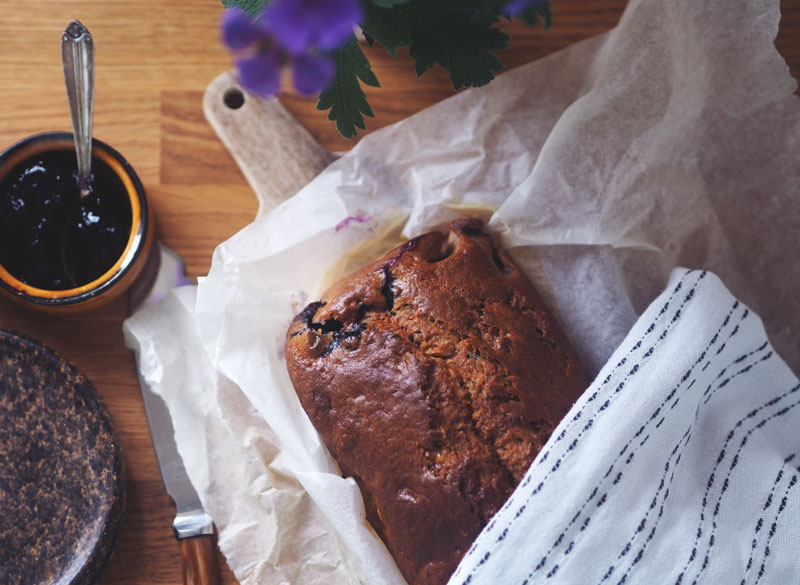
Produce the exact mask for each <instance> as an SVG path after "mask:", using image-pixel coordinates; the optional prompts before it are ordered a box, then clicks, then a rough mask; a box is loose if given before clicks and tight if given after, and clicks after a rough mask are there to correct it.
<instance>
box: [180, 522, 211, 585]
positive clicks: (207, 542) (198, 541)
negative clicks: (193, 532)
mask: <svg viewBox="0 0 800 585" xmlns="http://www.w3.org/2000/svg"><path fill="white" fill-rule="evenodd" d="M180 542H181V559H182V561H183V585H219V572H218V570H217V559H216V556H215V552H216V551H215V545H214V537H213V536H212V535H210V534H209V535H207V536H195V537H193V538H184V539H183V540H181V541H180Z"/></svg>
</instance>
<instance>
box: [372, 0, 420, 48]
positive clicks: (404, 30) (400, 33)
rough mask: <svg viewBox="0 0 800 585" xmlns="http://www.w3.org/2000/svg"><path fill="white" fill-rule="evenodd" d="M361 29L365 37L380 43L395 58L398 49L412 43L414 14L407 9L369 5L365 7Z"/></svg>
mask: <svg viewBox="0 0 800 585" xmlns="http://www.w3.org/2000/svg"><path fill="white" fill-rule="evenodd" d="M361 29H362V30H363V31H364V36H365V37H367V38H368V39H369V38H372V39H374V40H376V41H378V42H379V43H380V44H381V45H383V46H384V47H385V48H386V50H387V51H388V52H389V54H390V55H391V56H392V57H393V58H394V57H396V56H397V48H398V47H405V46H406V45H408V44H410V43H411V31H412V30H413V29H414V13H413V12H411V11H410V10H409V9H408V8H406V7H400V8H386V7H383V6H374V5H367V6H365V7H364V22H363V23H362V24H361ZM370 46H372V45H370Z"/></svg>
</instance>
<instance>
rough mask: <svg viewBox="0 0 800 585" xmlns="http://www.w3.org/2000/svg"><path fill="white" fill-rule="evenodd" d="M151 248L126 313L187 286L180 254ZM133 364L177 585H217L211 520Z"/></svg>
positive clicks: (161, 406)
mask: <svg viewBox="0 0 800 585" xmlns="http://www.w3.org/2000/svg"><path fill="white" fill-rule="evenodd" d="M155 246H157V248H156V249H155V250H154V254H153V260H152V261H151V262H150V264H151V266H149V267H148V268H147V269H146V270H151V271H155V278H154V279H153V278H149V279H148V278H146V277H145V278H142V279H141V282H143V283H144V287H140V288H139V289H135V288H134V289H133V290H131V296H130V305H131V313H133V312H134V311H136V310H137V309H139V308H141V307H144V306H146V305H149V304H151V303H154V302H156V301H157V300H159V299H160V298H162V297H163V296H164V295H166V294H167V293H168V292H169V291H171V290H172V289H173V288H175V287H178V286H183V285H185V284H191V282H190V281H189V279H188V278H187V277H186V274H185V265H184V263H183V259H182V258H181V257H180V255H178V254H177V253H176V252H174V251H172V250H170V249H169V248H168V247H166V246H165V245H163V244H161V243H160V242H156V243H155ZM156 262H157V264H156ZM150 282H152V285H150ZM148 286H149V288H146V287H148ZM136 359H137V368H136V369H137V371H139V386H140V388H141V390H142V402H143V403H144V412H145V414H146V415H147V424H148V426H149V427H150V436H151V437H152V439H153V448H154V449H155V452H156V459H157V460H158V468H159V471H160V472H161V479H162V480H163V481H164V487H165V488H166V490H167V494H169V497H170V498H172V501H173V502H174V503H175V508H176V512H177V513H176V515H175V520H174V521H173V523H172V528H173V530H174V532H175V538H177V539H178V541H179V542H180V546H181V559H182V564H183V582H184V584H185V585H218V584H219V571H218V570H217V557H216V547H215V546H214V541H213V534H214V524H213V522H212V520H211V516H209V515H208V514H207V513H206V511H205V510H204V509H203V505H202V504H201V503H200V498H199V497H198V496H197V491H196V490H195V489H194V486H193V485H192V483H191V482H190V481H189V476H188V475H187V474H186V468H185V467H184V465H183V459H182V458H181V456H180V453H178V446H177V445H176V444H175V431H174V428H173V426H172V419H171V418H170V416H169V410H168V409H167V405H166V403H165V402H164V400H163V399H162V398H161V396H159V395H158V394H156V393H155V392H154V391H153V389H152V388H150V385H149V384H148V383H147V381H146V380H145V379H144V378H143V377H142V374H141V368H140V367H138V366H139V364H138V360H139V354H138V353H137V354H136Z"/></svg>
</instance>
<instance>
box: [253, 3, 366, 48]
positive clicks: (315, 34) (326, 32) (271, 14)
mask: <svg viewBox="0 0 800 585" xmlns="http://www.w3.org/2000/svg"><path fill="white" fill-rule="evenodd" d="M362 16H363V12H362V9H361V4H360V3H359V1H358V0H275V2H273V3H272V4H270V5H269V6H268V7H267V9H266V11H265V13H264V22H265V24H266V25H267V26H268V27H269V29H270V31H271V32H272V34H273V36H274V37H275V38H276V40H277V41H278V42H279V43H280V44H281V46H283V47H284V48H285V49H286V50H287V51H288V52H289V53H291V54H293V55H300V54H302V53H305V52H306V51H308V50H309V49H314V48H321V49H335V48H337V47H339V46H341V45H342V44H343V43H344V42H345V41H346V40H347V39H348V38H349V36H350V34H351V33H352V32H353V26H354V25H355V24H356V23H357V22H358V21H359V20H361V17H362Z"/></svg>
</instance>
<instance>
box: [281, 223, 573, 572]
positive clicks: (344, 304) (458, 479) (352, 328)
mask: <svg viewBox="0 0 800 585" xmlns="http://www.w3.org/2000/svg"><path fill="white" fill-rule="evenodd" d="M482 227H483V222H481V221H480V220H475V219H465V220H459V221H456V222H454V223H453V225H452V226H451V230H452V231H451V234H450V238H449V241H448V238H447V237H446V236H445V235H444V234H441V233H439V232H432V233H428V234H425V235H422V236H419V237H417V238H414V239H412V240H410V241H408V242H406V243H405V244H403V245H402V246H400V247H398V248H396V249H394V250H392V251H391V252H389V253H388V254H386V255H385V256H384V257H383V258H381V259H379V260H377V261H376V262H374V263H372V264H370V265H368V266H366V267H364V268H363V269H361V270H359V271H357V272H355V273H354V274H352V275H350V276H349V277H347V278H345V279H343V280H341V281H340V282H338V283H337V284H335V285H334V286H333V287H331V288H330V289H329V290H328V291H327V292H326V293H325V294H324V295H323V296H322V299H321V300H320V301H319V302H315V303H311V304H310V305H308V306H307V307H306V308H305V309H304V310H303V311H302V312H301V313H300V314H299V315H297V317H295V318H294V320H293V321H292V324H291V326H290V327H289V332H288V334H287V343H286V362H287V366H288V370H289V375H290V377H291V379H292V383H293V384H294V387H295V389H296V391H297V394H298V396H299V398H300V401H301V403H302V404H303V407H304V408H305V410H306V412H307V413H308V415H309V417H310V418H311V421H312V422H313V424H314V426H315V428H316V429H317V430H318V431H319V433H320V434H321V435H322V438H323V439H324V441H325V444H326V445H327V447H328V449H329V450H330V452H331V454H332V455H333V457H334V458H335V459H336V460H337V461H338V463H339V465H340V467H341V470H342V473H343V474H344V475H345V476H352V477H354V478H355V479H356V481H357V482H358V485H359V486H360V488H361V491H362V494H363V496H364V501H365V505H366V509H367V518H368V520H369V522H370V523H371V524H372V526H373V527H374V528H375V530H376V532H377V533H378V534H379V535H380V537H381V538H382V539H383V540H384V542H385V543H386V545H387V547H388V549H389V551H390V552H391V553H392V555H393V557H394V559H395V561H396V562H397V566H398V567H399V569H400V571H401V572H402V573H403V575H404V576H405V578H406V579H407V581H408V582H409V584H411V585H444V584H445V583H446V582H447V580H448V578H449V577H450V575H451V574H452V572H453V571H454V570H455V567H456V565H457V564H458V562H459V560H460V559H461V557H462V556H463V555H464V553H465V552H466V550H467V549H468V547H469V546H470V544H471V543H472V541H473V540H474V539H475V538H476V537H477V535H478V533H479V532H480V530H481V529H482V528H483V526H485V525H486V523H487V522H488V520H489V519H490V518H491V517H492V516H493V515H494V513H495V512H497V510H499V508H500V507H501V506H502V505H503V503H504V502H505V501H506V499H507V498H508V496H510V495H511V492H512V491H513V490H514V487H515V486H516V485H517V483H518V482H519V480H520V479H521V478H522V476H523V475H524V474H525V472H526V471H527V469H528V467H529V466H530V464H531V463H532V462H533V459H534V457H535V456H536V454H537V453H538V452H539V450H540V449H541V448H542V446H543V445H544V443H545V442H546V441H547V438H548V437H549V436H550V433H551V432H552V430H553V429H554V428H555V426H556V425H557V424H558V422H559V421H560V420H561V418H562V417H563V416H564V415H565V414H566V413H567V411H568V410H569V408H570V407H571V406H572V404H573V402H574V401H575V400H576V399H577V398H578V396H580V394H581V392H582V391H583V390H584V389H585V388H586V386H587V385H588V379H587V377H586V374H585V373H584V371H583V369H582V367H581V366H580V364H579V363H578V361H577V359H576V358H575V355H574V352H573V351H572V349H571V348H570V346H569V343H568V341H567V339H566V337H565V336H564V334H563V333H562V331H561V329H560V328H559V326H558V325H557V323H556V321H555V320H554V318H553V317H552V316H551V314H550V313H549V312H548V311H547V310H546V308H545V307H544V305H543V303H542V301H541V299H540V297H539V295H538V293H537V292H536V290H535V289H534V287H533V285H532V284H531V283H530V282H529V281H528V279H527V278H526V277H525V276H524V275H523V274H522V272H521V271H520V270H519V269H518V268H517V267H516V266H515V265H514V263H513V262H512V261H511V259H510V258H509V256H508V255H507V254H506V253H505V252H502V251H498V250H496V249H495V248H494V246H493V245H492V242H491V239H490V238H489V236H487V235H485V234H483V233H482Z"/></svg>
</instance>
